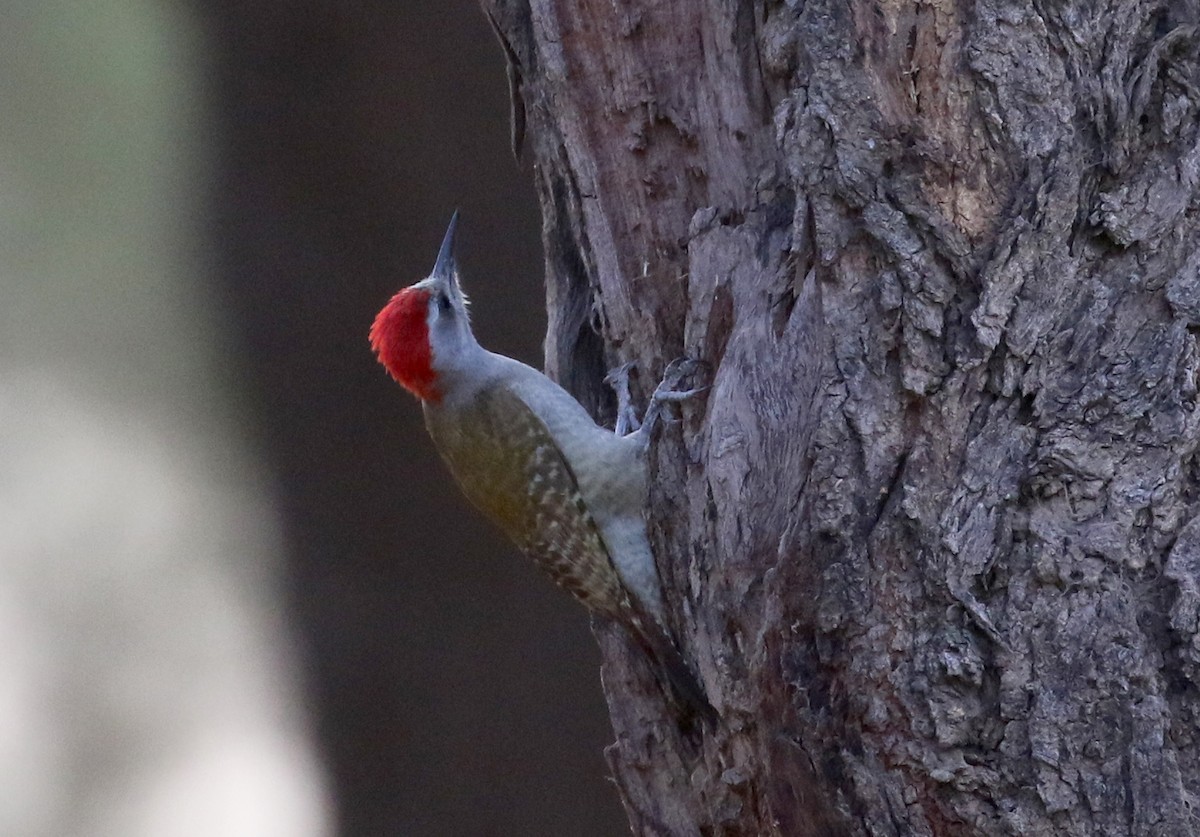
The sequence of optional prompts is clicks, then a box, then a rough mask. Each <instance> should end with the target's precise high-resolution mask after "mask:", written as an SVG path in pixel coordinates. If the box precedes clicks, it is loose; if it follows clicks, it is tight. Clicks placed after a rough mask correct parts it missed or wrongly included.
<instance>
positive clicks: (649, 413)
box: [637, 357, 708, 443]
mask: <svg viewBox="0 0 1200 837" xmlns="http://www.w3.org/2000/svg"><path fill="white" fill-rule="evenodd" d="M699 368H700V361H698V360H694V359H693V358H690V357H681V358H677V359H675V360H673V361H671V362H670V363H669V364H667V368H666V371H665V372H663V379H662V382H661V383H659V385H658V386H657V387H656V388H655V390H654V394H653V395H651V396H650V403H649V404H648V405H647V406H646V415H645V417H644V418H643V419H642V426H641V427H640V428H638V430H637V432H638V433H639V434H640V435H641V436H642V437H643V438H644V440H645V441H646V442H647V443H648V442H649V441H650V434H651V433H653V432H654V427H655V425H656V424H658V422H659V421H661V420H662V411H663V405H664V404H669V403H671V402H675V403H678V402H680V401H687V400H688V399H689V398H695V397H696V396H697V395H699V394H700V393H702V392H704V391H705V390H707V389H708V387H695V388H693V389H680V388H679V387H680V384H682V383H683V380H684V379H685V378H687V377H688V376H690V375H693V374H695V373H696V371H697V370H698V369H699Z"/></svg>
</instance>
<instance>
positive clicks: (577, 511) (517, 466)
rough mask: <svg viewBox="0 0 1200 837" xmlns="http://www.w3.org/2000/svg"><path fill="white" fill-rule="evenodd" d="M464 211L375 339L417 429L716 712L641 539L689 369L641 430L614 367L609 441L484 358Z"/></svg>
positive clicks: (528, 542)
mask: <svg viewBox="0 0 1200 837" xmlns="http://www.w3.org/2000/svg"><path fill="white" fill-rule="evenodd" d="M457 226H458V212H457V211H456V212H455V213H454V215H453V216H452V217H451V220H450V224H449V226H448V228H447V230H446V233H445V236H444V238H443V240H442V245H441V248H440V250H439V251H438V255H437V260H436V262H435V263H434V267H433V271H432V272H431V273H430V274H429V276H428V277H426V278H425V279H422V280H421V281H419V282H416V283H415V284H412V285H410V286H408V287H405V288H403V289H401V290H400V291H399V292H397V293H396V294H395V295H394V296H392V297H391V299H390V300H388V302H387V303H386V304H385V305H384V307H383V308H382V309H381V310H380V311H379V313H378V315H377V316H376V317H375V320H374V322H373V323H372V325H371V329H370V333H369V340H370V343H371V347H372V350H373V351H374V353H375V355H376V357H377V359H378V360H379V362H380V363H381V364H382V365H383V366H384V368H385V369H386V370H387V372H388V373H389V374H390V375H391V377H392V378H394V379H395V380H396V382H397V383H399V384H400V386H402V387H403V388H404V389H406V390H408V391H409V392H410V393H411V394H412V395H414V396H416V397H417V399H419V400H420V402H421V407H422V410H423V413H424V418H425V425H426V428H427V430H428V431H429V435H430V437H431V439H432V440H433V443H434V446H435V447H436V448H437V450H438V452H439V453H440V454H441V457H442V459H443V460H444V462H445V464H446V465H447V467H448V468H449V471H450V473H451V474H452V475H453V477H454V479H455V481H456V482H457V483H458V486H459V487H460V488H461V490H462V492H463V494H465V495H466V497H467V499H468V500H469V501H470V502H471V503H472V504H473V505H474V506H475V507H476V508H478V509H479V510H480V511H481V512H482V513H483V514H484V516H486V517H487V518H489V519H490V520H491V521H492V522H493V523H495V524H496V525H497V526H498V527H499V528H500V529H501V530H502V531H503V532H504V533H505V534H506V535H507V536H508V538H509V539H510V540H511V541H512V542H513V543H514V544H515V545H516V546H517V548H518V549H519V550H520V551H521V552H523V553H524V554H525V555H527V556H528V557H529V558H531V559H532V560H533V562H534V564H536V565H537V566H538V567H539V568H540V569H541V570H542V571H544V572H545V573H546V574H547V575H549V576H550V578H551V579H552V580H553V581H554V582H556V583H557V584H558V585H559V586H560V587H562V588H563V589H565V590H566V591H567V592H568V593H570V594H571V595H572V596H573V597H574V598H575V599H577V600H578V601H579V602H581V603H582V604H583V605H584V606H585V607H586V608H587V609H588V610H589V611H591V612H592V613H593V614H596V615H598V616H600V617H602V618H605V619H609V620H612V621H614V622H616V623H617V624H619V625H621V626H623V627H624V628H625V629H626V631H627V632H628V634H629V636H630V637H631V639H633V641H634V642H635V643H636V644H637V645H638V646H639V647H640V648H641V649H642V651H643V652H644V653H645V654H646V655H647V656H648V658H649V659H650V660H651V661H653V662H654V663H657V669H656V670H657V671H660V672H661V673H662V674H664V675H665V677H666V682H668V683H669V684H670V686H671V687H672V688H673V689H674V690H675V694H676V695H677V696H678V698H680V699H682V701H683V705H684V706H685V707H687V708H689V709H690V711H691V712H694V713H696V714H698V715H699V716H700V717H701V718H703V719H704V720H705V721H708V722H715V720H716V719H717V717H718V715H717V713H716V710H715V709H714V708H713V706H712V705H711V703H710V702H709V700H708V697H707V695H706V693H705V690H704V689H703V688H702V687H701V685H700V683H699V681H698V680H697V679H696V677H695V676H694V675H693V674H692V672H691V670H690V669H689V667H688V665H687V663H686V662H685V661H684V659H683V657H682V655H681V653H680V651H679V649H678V647H677V646H676V644H675V642H674V641H673V639H672V638H671V634H670V631H669V629H668V627H667V625H668V622H667V617H666V607H665V605H664V602H663V594H662V586H661V583H660V580H659V575H658V570H657V566H656V564H655V560H654V553H653V551H652V549H651V546H650V540H649V537H648V535H647V529H646V518H645V513H644V509H645V505H646V499H647V494H648V484H649V476H648V473H649V472H648V465H647V450H648V447H649V442H650V437H651V433H652V432H653V429H654V426H655V424H656V423H657V422H658V421H659V420H660V417H661V414H662V410H663V407H664V405H666V404H668V403H671V402H677V401H683V400H686V399H688V398H691V397H693V396H695V395H697V394H699V393H700V392H702V391H703V389H702V388H696V389H680V388H679V386H680V384H681V383H682V382H683V380H684V379H685V378H686V377H687V376H688V375H691V374H694V372H695V367H696V363H695V362H694V361H689V360H687V359H681V361H678V362H673V363H672V364H670V365H669V366H668V368H667V373H666V374H665V375H664V378H663V381H662V383H661V384H660V385H659V386H658V387H657V388H656V390H655V392H654V394H653V395H652V396H651V399H650V402H649V405H648V406H647V409H646V414H645V416H644V418H643V421H642V422H638V421H637V418H636V415H635V413H634V411H633V409H632V406H631V403H630V397H629V370H630V365H626V366H624V367H621V368H620V369H618V370H615V371H614V373H612V374H611V375H610V382H611V383H614V385H615V386H616V389H617V395H618V400H619V402H620V404H619V409H618V419H617V423H616V424H617V427H616V431H615V432H614V431H611V430H607V429H605V428H603V427H601V426H600V425H598V424H597V423H596V422H595V421H593V419H592V417H591V416H590V415H589V414H588V412H587V411H586V410H585V409H584V408H583V406H582V405H580V403H579V402H578V401H576V400H575V399H574V398H573V397H572V396H571V395H570V394H569V393H568V392H567V391H566V390H564V389H563V388H562V387H561V386H559V385H558V384H557V383H555V382H554V381H552V380H551V379H550V378H549V377H547V376H546V375H545V374H543V373H542V372H540V371H538V370H537V369H534V368H533V367H531V366H529V365H527V364H525V363H522V362H521V361H518V360H515V359H513V358H510V357H506V356H504V355H501V354H497V353H495V352H491V351H488V350H487V349H485V348H483V346H481V345H480V344H479V342H478V340H476V338H475V335H474V333H473V331H472V328H471V320H470V316H469V309H468V300H467V297H466V295H465V294H464V292H463V289H462V285H461V283H460V279H459V271H458V266H457V261H456V259H455V255H454V243H455V231H456V229H457Z"/></svg>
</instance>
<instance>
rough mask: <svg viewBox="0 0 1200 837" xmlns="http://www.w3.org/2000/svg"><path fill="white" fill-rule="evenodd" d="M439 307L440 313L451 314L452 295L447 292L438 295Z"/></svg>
mask: <svg viewBox="0 0 1200 837" xmlns="http://www.w3.org/2000/svg"><path fill="white" fill-rule="evenodd" d="M437 307H438V313H439V314H449V313H450V312H451V310H452V309H451V307H450V297H448V296H446V295H445V294H438V295H437Z"/></svg>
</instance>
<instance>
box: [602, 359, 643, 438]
mask: <svg viewBox="0 0 1200 837" xmlns="http://www.w3.org/2000/svg"><path fill="white" fill-rule="evenodd" d="M636 366H637V364H636V363H634V362H633V361H630V362H629V363H624V364H622V365H620V366H618V367H617V368H616V369H610V370H609V371H608V374H607V375H605V376H604V383H606V384H608V385H609V386H610V387H612V389H613V392H615V393H616V394H617V427H616V433H617V435H618V436H625V435H628V434H629V433H632V432H633V431H635V430H637V429H638V428H639V427H641V426H642V423H641V422H640V421H638V417H637V413H636V412H634V409H633V398H632V397H631V396H630V394H629V373H630V372H632V371H633V369H634V367H636Z"/></svg>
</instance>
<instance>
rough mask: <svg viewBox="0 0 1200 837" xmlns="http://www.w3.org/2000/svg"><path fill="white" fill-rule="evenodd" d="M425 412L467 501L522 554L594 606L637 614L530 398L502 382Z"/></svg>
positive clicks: (611, 613) (613, 613) (615, 613)
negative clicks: (464, 400)
mask: <svg viewBox="0 0 1200 837" xmlns="http://www.w3.org/2000/svg"><path fill="white" fill-rule="evenodd" d="M425 418H426V425H427V426H428V428H429V433H430V436H432V437H433V440H434V443H435V444H436V445H437V448H438V451H439V452H440V453H441V455H442V458H443V459H444V460H445V461H446V464H447V465H448V466H449V468H450V472H451V473H452V474H453V475H454V478H455V480H456V481H457V482H458V484H459V486H460V487H461V488H462V491H463V493H464V494H465V495H466V496H467V499H469V500H470V501H471V503H472V504H474V505H475V506H476V507H477V508H478V509H479V510H480V511H482V512H483V513H484V514H485V515H487V517H489V518H490V519H491V520H492V521H493V522H494V523H496V524H497V525H499V527H500V528H501V529H502V530H503V531H504V533H505V534H506V535H508V537H509V538H511V539H512V541H513V542H514V543H516V545H517V546H518V547H519V548H520V549H521V551H522V552H524V553H525V554H526V555H528V556H529V557H530V558H532V559H533V561H534V563H536V564H537V565H538V567H540V568H541V569H542V570H543V571H544V572H545V573H546V574H547V575H549V576H550V577H551V578H552V579H553V580H554V581H555V583H557V584H558V585H559V586H560V587H562V588H564V589H565V590H567V592H569V593H570V594H571V595H573V596H574V597H575V598H577V599H578V600H579V601H581V602H582V603H583V604H584V605H585V606H586V607H588V608H589V609H591V610H595V611H598V612H600V613H604V614H606V615H609V616H614V617H620V616H621V615H622V614H628V613H629V612H630V610H629V594H628V592H627V591H626V590H625V588H624V585H623V584H622V583H621V579H620V576H619V575H618V574H617V571H616V568H615V567H614V566H613V563H612V559H611V558H610V557H609V553H608V547H607V546H606V545H605V543H604V539H603V538H602V537H601V535H600V530H599V528H598V527H597V525H596V521H595V520H594V519H593V517H592V515H591V513H590V512H589V511H588V508H587V505H586V504H585V503H584V500H583V497H582V495H581V494H580V491H579V483H578V481H577V480H576V478H575V474H574V473H573V472H572V471H571V467H570V464H569V463H568V462H567V460H566V459H565V458H564V457H563V455H562V453H561V451H560V450H559V448H558V445H557V444H555V442H554V439H553V437H552V436H551V435H550V432H549V430H547V429H546V426H545V424H543V423H542V421H541V419H539V418H538V417H537V415H536V414H535V413H534V412H533V411H532V410H530V409H529V407H528V406H527V405H526V404H525V402H524V401H522V400H521V399H520V398H519V397H518V396H516V395H515V394H513V393H512V392H510V391H509V390H508V389H507V388H505V387H504V386H502V385H496V386H492V387H488V388H485V389H484V390H482V391H480V392H479V393H478V394H477V395H476V396H475V397H474V398H473V399H472V400H471V401H470V402H469V403H467V404H466V405H456V406H454V407H436V406H432V407H427V409H426V413H425ZM626 618H628V617H626Z"/></svg>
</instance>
